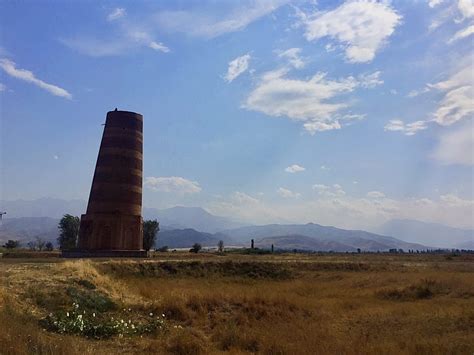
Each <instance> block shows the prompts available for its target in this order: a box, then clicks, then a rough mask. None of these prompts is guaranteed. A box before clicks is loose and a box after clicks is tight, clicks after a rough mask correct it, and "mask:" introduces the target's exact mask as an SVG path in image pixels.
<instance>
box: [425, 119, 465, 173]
mask: <svg viewBox="0 0 474 355" xmlns="http://www.w3.org/2000/svg"><path fill="white" fill-rule="evenodd" d="M432 157H433V158H434V159H436V160H437V161H439V162H440V163H442V164H445V165H453V164H458V165H468V166H472V165H474V123H473V121H472V120H470V121H467V122H466V123H465V124H463V125H461V126H459V127H456V129H455V130H453V131H450V132H447V133H442V135H441V137H440V140H439V143H438V145H437V147H436V148H435V150H434V152H433V154H432Z"/></svg>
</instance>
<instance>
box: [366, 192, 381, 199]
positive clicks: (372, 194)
mask: <svg viewBox="0 0 474 355" xmlns="http://www.w3.org/2000/svg"><path fill="white" fill-rule="evenodd" d="M367 197H369V198H375V199H377V198H384V197H385V194H384V193H383V192H380V191H369V192H367Z"/></svg>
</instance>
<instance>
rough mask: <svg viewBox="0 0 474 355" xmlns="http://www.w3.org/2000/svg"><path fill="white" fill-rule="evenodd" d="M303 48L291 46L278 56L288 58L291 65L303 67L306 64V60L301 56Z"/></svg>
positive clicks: (298, 67) (297, 67)
mask: <svg viewBox="0 0 474 355" xmlns="http://www.w3.org/2000/svg"><path fill="white" fill-rule="evenodd" d="M300 54H301V48H290V49H287V50H286V51H283V52H280V53H279V54H278V57H280V58H285V59H286V60H288V62H289V63H290V65H291V66H293V67H294V68H296V69H302V68H304V66H305V64H306V63H305V61H304V60H303V58H302V57H301V55H300Z"/></svg>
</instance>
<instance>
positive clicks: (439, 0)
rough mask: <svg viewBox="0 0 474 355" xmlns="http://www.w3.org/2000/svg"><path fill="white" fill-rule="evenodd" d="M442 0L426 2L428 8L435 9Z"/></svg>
mask: <svg viewBox="0 0 474 355" xmlns="http://www.w3.org/2000/svg"><path fill="white" fill-rule="evenodd" d="M443 1H444V0H428V5H429V7H436V6H438V5H439V4H441V3H442V2H443Z"/></svg>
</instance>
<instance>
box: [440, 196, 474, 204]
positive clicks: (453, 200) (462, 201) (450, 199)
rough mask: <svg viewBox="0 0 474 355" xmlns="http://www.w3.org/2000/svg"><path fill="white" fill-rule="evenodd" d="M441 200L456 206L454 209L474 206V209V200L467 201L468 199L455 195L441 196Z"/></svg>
mask: <svg viewBox="0 0 474 355" xmlns="http://www.w3.org/2000/svg"><path fill="white" fill-rule="evenodd" d="M440 200H441V201H443V202H445V203H446V204H448V205H449V206H454V207H469V206H473V207H474V201H473V200H466V199H463V198H460V197H459V196H457V195H455V194H445V195H441V196H440Z"/></svg>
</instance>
